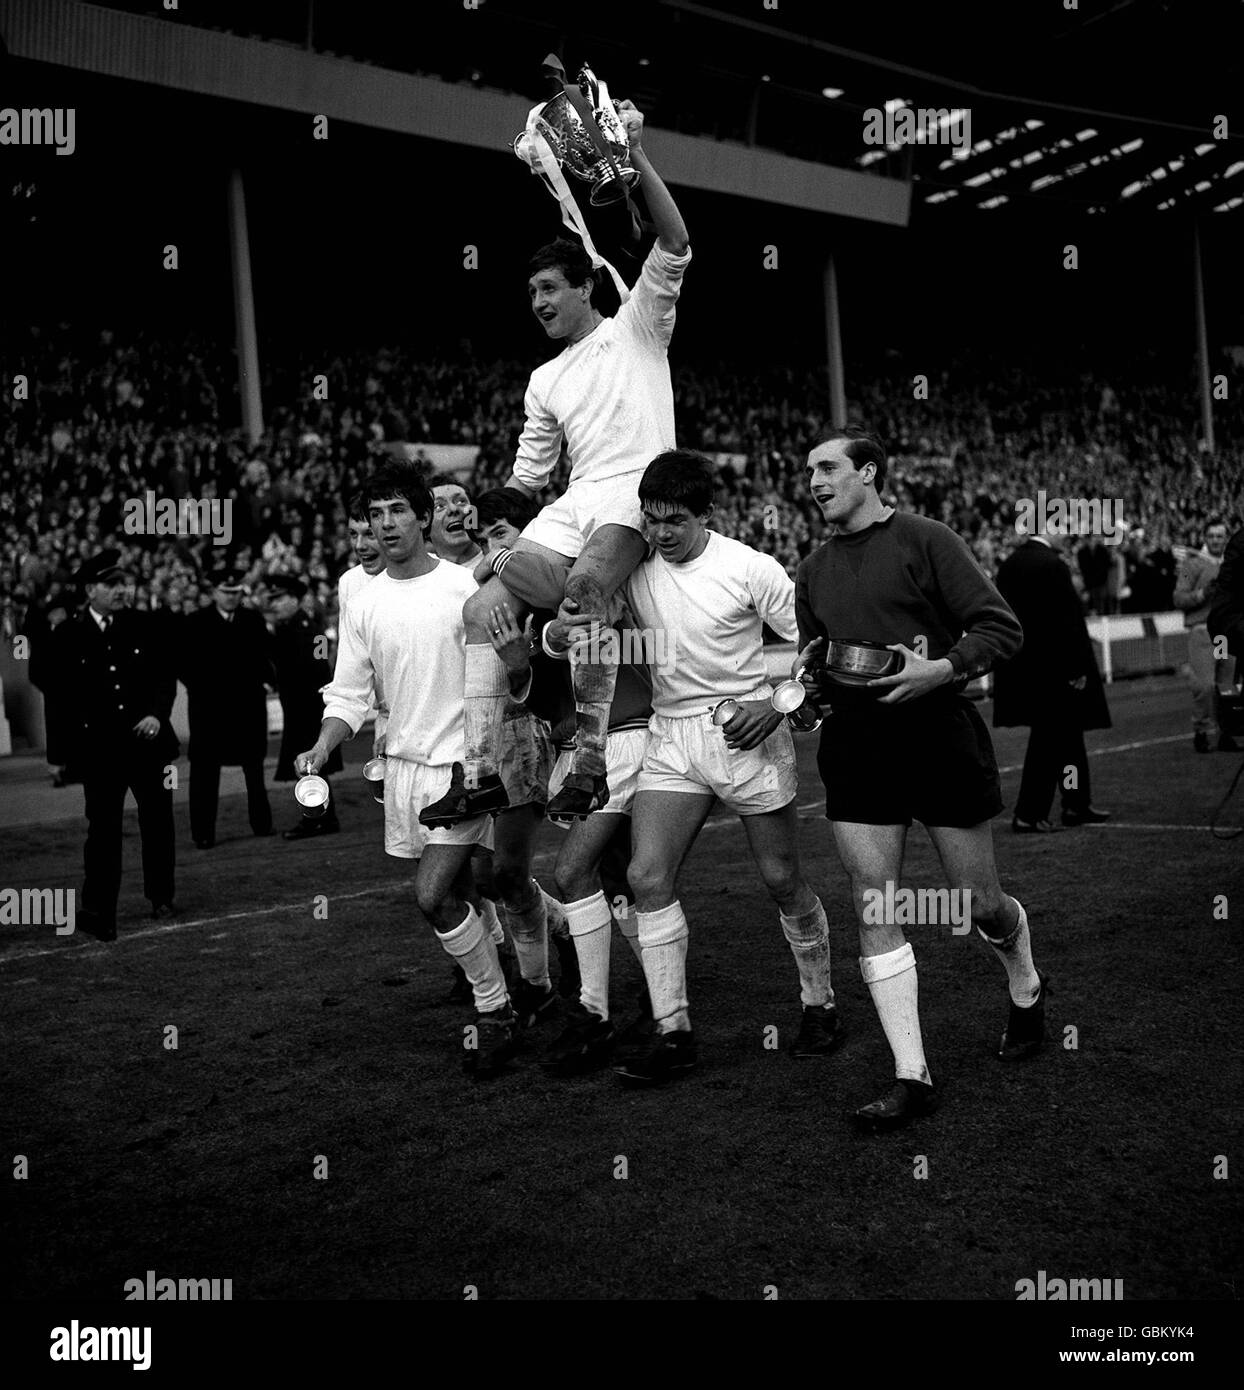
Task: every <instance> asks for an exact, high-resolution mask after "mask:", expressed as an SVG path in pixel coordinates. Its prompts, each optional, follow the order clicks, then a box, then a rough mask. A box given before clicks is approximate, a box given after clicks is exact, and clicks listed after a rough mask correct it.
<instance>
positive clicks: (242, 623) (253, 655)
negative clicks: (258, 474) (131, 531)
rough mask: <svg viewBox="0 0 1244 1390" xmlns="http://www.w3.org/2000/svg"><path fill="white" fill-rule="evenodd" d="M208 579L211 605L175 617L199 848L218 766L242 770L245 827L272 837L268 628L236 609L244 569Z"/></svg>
mask: <svg viewBox="0 0 1244 1390" xmlns="http://www.w3.org/2000/svg"><path fill="white" fill-rule="evenodd" d="M212 582H213V589H212V598H213V602H212V604H211V606H210V607H208V608H200V609H199V611H198V612H197V613H191V614H189V616H187V617H184V618H182V620H181V633H180V637H181V640H180V644H179V651H178V675H179V676H180V677H181V679H182V681H183V682H184V684H185V686H186V691H187V693H188V694H189V697H190V701H189V716H190V833H191V835H192V836H193V837H194V843H195V844H196V845H197V846H198V848H199V849H211V848H212V846H213V845H214V844H215V843H216V806H217V802H218V800H219V797H220V769H221V768H222V767H235V766H237V765H239V764H240V765H241V768H242V773H243V775H244V776H245V778H246V809H247V815H248V817H249V819H250V826H251V830H252V831H254V833H255V834H256V835H271V834H272V808H271V806H269V804H268V793H267V789H266V788H265V787H264V780H263V761H264V755H265V754H266V753H267V751H268V695H267V690H268V687H269V686H270V685H272V684H273V682H274V679H275V677H274V675H273V671H272V661H271V652H270V650H269V645H268V629H267V625H266V624H265V623H264V620H263V618H262V617H261V616H260V615H259V614H258V613H257V612H255V610H254V609H252V608H243V607H242V598H243V595H244V594H246V592H247V588H246V575H245V573H244V572H243V571H241V570H239V569H238V568H237V567H235V566H225V567H224V568H222V569H220V570H218V571H217V572H216V574H215V575H213V580H212Z"/></svg>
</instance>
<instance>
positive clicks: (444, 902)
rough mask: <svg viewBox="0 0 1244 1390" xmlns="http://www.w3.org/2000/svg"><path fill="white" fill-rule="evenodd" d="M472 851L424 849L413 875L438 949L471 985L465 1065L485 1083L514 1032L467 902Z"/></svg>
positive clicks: (487, 940)
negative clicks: (472, 1009) (472, 999)
mask: <svg viewBox="0 0 1244 1390" xmlns="http://www.w3.org/2000/svg"><path fill="white" fill-rule="evenodd" d="M471 850H472V846H471V845H470V844H451V843H444V842H441V843H431V842H429V843H428V844H426V845H424V847H423V852H422V854H421V855H420V857H419V868H418V871H417V872H416V874H415V897H416V900H417V901H418V903H419V908H420V910H421V911H422V913H423V915H424V916H425V917H426V918H427V919H428V921H429V922H430V923H431V925H432V929H433V931H435V933H436V938H437V940H438V941H439V942H440V944H441V947H442V949H443V950H444V951H445V952H446V954H447V955H449V956H452V957H453V958H454V960H455V961H456V962H457V963H458V964H459V965H461V967H462V969H463V971H464V973H465V974H466V977H467V979H468V980H469V981H470V982H471V988H472V990H473V991H474V995H475V1007H476V1010H477V1015H476V1019H475V1024H474V1028H475V1032H474V1033H473V1034H469V1035H468V1045H467V1055H466V1057H465V1059H464V1065H465V1067H466V1069H467V1070H468V1071H470V1072H472V1073H473V1074H474V1075H475V1076H476V1077H477V1078H483V1077H489V1076H493V1075H495V1074H496V1073H497V1072H498V1071H499V1070H500V1069H501V1067H502V1066H503V1065H504V1064H505V1062H506V1060H507V1059H508V1058H509V1057H510V1056H511V1055H512V1054H513V1052H514V1049H515V1047H516V1046H517V1032H518V1030H517V1020H516V1018H515V1014H514V1011H513V1009H512V1008H511V1007H510V1000H509V995H508V993H507V991H506V987H505V977H504V975H503V974H502V973H501V962H500V960H499V959H498V956H497V948H496V946H495V944H494V943H493V940H492V937H491V935H490V934H489V932H488V930H487V929H486V927H485V926H484V920H483V918H482V917H481V916H480V914H479V913H478V912H477V911H476V910H475V909H474V908H473V907H472V906H471V903H470V894H471V893H472V892H473V889H474V884H473V882H472V878H471ZM471 1043H474V1046H471V1045H470V1044H471Z"/></svg>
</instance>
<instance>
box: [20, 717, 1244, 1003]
mask: <svg viewBox="0 0 1244 1390" xmlns="http://www.w3.org/2000/svg"><path fill="white" fill-rule="evenodd" d="M1184 737H1185V735H1184V734H1172V735H1169V736H1168V737H1165V738H1149V739H1142V740H1140V741H1138V742H1136V743H1119V744H1115V745H1113V746H1112V747H1110V748H1096V749H1094V750H1093V751H1092V752H1091V753H1090V754H1089V757H1090V758H1096V757H1101V756H1102V755H1103V754H1106V753H1129V752H1131V751H1132V750H1133V749H1136V748H1152V747H1154V746H1155V745H1157V744H1161V743H1178V742H1180V741H1181V740H1182V739H1183V738H1184ZM1022 766H1023V765H1022V764H1019V763H1017V764H1015V765H1013V766H1009V767H1004V768H1000V769H999V771H1000V772H1018V771H1019V770H1020V768H1021V767H1022ZM824 807H825V802H824V800H820V801H809V802H806V803H805V804H804V805H802V806H797V807H796V808H795V809H796V811H798V812H800V813H803V812H805V811H823V810H824ZM737 823H738V821H737V817H735V816H723V817H722V818H721V819H719V820H710V821H708V822H707V823H706V824H705V826H704V829H705V830H720V829H722V828H723V827H726V826H732V825H736V824H737ZM1237 828H1238V827H1236V826H1220V827H1219V829H1220V830H1227V831H1230V830H1234V829H1237ZM1089 829H1090V831H1091V832H1092V833H1096V832H1097V831H1099V830H1139V831H1157V832H1167V831H1201V832H1205V831H1208V830H1209V826H1208V825H1142V824H1136V823H1124V822H1119V823H1117V824H1115V823H1112V824H1108V825H1095V826H1091V827H1089ZM555 857H556V856H555V855H553V854H551V853H548V852H547V851H546V852H542V853H540V854H537V855H536V856H535V857H534V859H533V861H532V868H533V869H534V868H541V867H545V866H547V865H548V864H550V863H551V862H552V861H553V860H554V859H555ZM414 882H415V880H414V876H413V875H412V876H411V877H410V878H405V879H395V880H392V881H390V882H387V883H381V884H377V885H376V886H375V887H372V888H360V889H358V890H357V891H355V892H353V893H333V894H332V895H331V901H333V902H348V901H350V900H351V899H354V898H368V897H374V896H375V895H376V894H377V893H391V892H396V891H398V890H400V889H403V888H411V887H413V886H414ZM306 906H307V900H306V899H305V898H303V899H299V901H297V902H292V903H277V904H276V905H275V906H274V907H257V908H254V909H253V910H251V911H249V912H228V913H225V914H223V915H221V916H219V917H196V918H195V919H194V920H193V921H190V922H169V923H167V924H166V925H164V926H162V927H144V928H140V929H139V930H138V931H132V932H126V933H125V935H124V937H119V938H118V943H119V942H120V941H122V940H123V941H127V942H129V941H142V940H145V939H147V938H149V937H153V936H167V935H168V934H169V933H170V932H175V931H187V930H189V929H190V928H191V927H207V926H215V925H217V924H219V923H221V922H242V921H250V920H252V919H253V918H256V917H271V916H272V915H273V914H274V913H277V912H294V911H296V910H298V909H299V908H304V909H305V908H306ZM224 935H226V933H224V932H221V933H220V934H219V936H213V937H211V938H210V939H211V940H213V941H217V940H219V939H220V937H221V936H224ZM64 954H65V952H64V948H63V947H52V948H49V949H42V950H37V951H14V952H12V953H11V954H9V955H0V966H4V965H7V964H8V963H9V962H10V961H19V960H37V959H39V958H40V957H42V956H60V955H64ZM7 983H9V984H26V983H28V981H27V980H20V981H18V980H10V981H7Z"/></svg>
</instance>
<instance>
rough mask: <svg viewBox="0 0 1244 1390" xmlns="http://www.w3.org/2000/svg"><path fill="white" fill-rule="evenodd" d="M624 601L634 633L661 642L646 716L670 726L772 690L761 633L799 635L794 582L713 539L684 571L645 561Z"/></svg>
mask: <svg viewBox="0 0 1244 1390" xmlns="http://www.w3.org/2000/svg"><path fill="white" fill-rule="evenodd" d="M626 595H627V598H628V599H629V600H630V605H631V611H632V613H633V614H634V615H635V625H636V627H638V628H641V629H646V630H648V631H649V632H651V633H654V634H661V636H663V637H664V640H665V652H666V659H665V660H664V661H658V662H655V663H654V664H653V666H652V709H653V713H655V714H664V715H670V716H672V717H673V718H676V719H679V718H684V717H686V716H688V715H693V714H703V713H704V712H705V711H706V710H708V709H711V708H712V706H713V705H716V704H718V703H719V702H720V701H722V700H729V699H733V700H744V699H748V698H749V697H751V696H754V695H756V694H757V692H759V691H761V690H762V688H763V689H764V690H765V691H768V690H770V689H771V686H770V684H769V677H768V673H767V671H766V669H765V656H764V636H763V625H764V624H765V623H768V624H769V626H770V627H771V628H772V629H773V630H774V632H776V633H777V634H778V636H779V637H781V638H782V640H783V641H785V642H793V641H794V640H795V638H796V636H797V635H798V627H797V625H796V622H795V582H794V580H793V579H791V577H790V575H788V574H787V573H786V571H785V570H784V569H783V568H782V566H781V565H780V564H779V563H778V562H777V561H776V560H775V559H774V558H773V556H772V555H763V554H761V552H760V551H759V550H753V549H752V548H751V546H750V545H744V544H743V543H742V541H736V540H732V539H731V538H730V537H729V536H722V535H719V534H718V533H717V532H716V531H710V532H709V533H708V544H707V545H706V546H705V547H704V550H703V552H702V553H701V554H700V555H698V556H697V557H696V558H695V559H694V560H688V561H687V562H686V563H685V564H681V565H671V564H670V563H669V561H668V560H666V559H665V558H664V557H663V556H662V555H661V554H660V553H654V554H653V555H652V556H650V557H649V558H648V559H647V560H644V561H643V562H642V563H641V564H640V565H639V567H638V569H636V570H635V572H634V574H632V575H631V577H630V579H629V580H628V581H627V585H626ZM656 645H657V646H658V649H659V640H658V641H657V642H656Z"/></svg>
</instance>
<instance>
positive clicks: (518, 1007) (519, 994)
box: [510, 980, 558, 1028]
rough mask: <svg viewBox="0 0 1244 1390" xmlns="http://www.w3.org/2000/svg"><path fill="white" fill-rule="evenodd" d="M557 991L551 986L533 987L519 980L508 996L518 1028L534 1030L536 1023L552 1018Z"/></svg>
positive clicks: (555, 1005)
mask: <svg viewBox="0 0 1244 1390" xmlns="http://www.w3.org/2000/svg"><path fill="white" fill-rule="evenodd" d="M557 998H558V996H557V991H556V990H555V989H554V988H553V986H552V985H533V984H531V983H530V982H529V981H527V980H519V982H518V983H517V984H516V985H515V986H514V992H513V993H512V994H511V995H510V1002H511V1003H512V1004H513V1005H514V1013H515V1014H516V1015H517V1017H518V1026H519V1027H520V1028H534V1027H535V1026H536V1024H537V1023H543V1022H544V1020H545V1019H547V1018H551V1017H552V1016H553V1011H554V1010H555V1009H556V1008H557Z"/></svg>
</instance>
